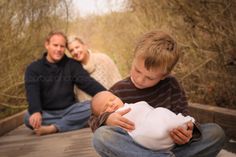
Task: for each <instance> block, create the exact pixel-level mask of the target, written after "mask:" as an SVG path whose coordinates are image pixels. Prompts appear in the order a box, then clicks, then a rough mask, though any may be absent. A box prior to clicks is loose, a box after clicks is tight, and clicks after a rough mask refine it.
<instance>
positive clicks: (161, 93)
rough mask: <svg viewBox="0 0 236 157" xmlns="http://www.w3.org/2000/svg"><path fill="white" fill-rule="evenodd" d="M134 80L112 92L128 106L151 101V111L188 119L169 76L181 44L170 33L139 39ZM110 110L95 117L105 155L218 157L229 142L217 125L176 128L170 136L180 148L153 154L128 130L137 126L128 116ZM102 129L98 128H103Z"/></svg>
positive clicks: (93, 122)
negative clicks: (136, 141)
mask: <svg viewBox="0 0 236 157" xmlns="http://www.w3.org/2000/svg"><path fill="white" fill-rule="evenodd" d="M134 53H135V56H134V59H133V63H132V68H131V72H130V77H128V78H126V79H124V80H122V81H120V82H118V83H116V84H115V85H114V86H113V87H112V88H111V89H110V90H111V91H112V93H114V94H115V95H117V96H118V97H119V98H121V99H122V101H123V102H125V103H135V102H138V101H146V102H147V103H148V104H150V105H151V106H152V107H154V108H156V107H165V108H168V109H170V110H171V111H173V112H174V113H176V114H177V113H182V114H183V115H189V110H188V108H187V105H188V103H187V99H186V96H185V92H184V90H183V89H182V87H181V86H180V84H179V83H178V81H177V80H176V79H175V78H174V77H173V76H171V75H169V74H170V72H171V70H172V69H173V67H174V66H175V64H176V63H177V61H178V58H179V53H178V51H177V44H176V42H175V41H174V40H173V39H172V38H171V37H170V36H169V35H168V34H166V33H164V32H161V31H152V32H149V33H146V34H145V35H144V36H142V37H141V38H140V40H139V41H138V43H137V45H136V48H135V50H134ZM129 110H130V109H126V110H124V111H120V112H111V113H110V112H105V113H104V114H102V115H100V116H99V117H96V116H92V117H91V119H90V125H91V128H92V130H93V131H95V130H96V129H97V130H96V131H95V133H94V136H93V145H94V147H95V149H96V151H97V152H98V153H99V154H100V155H101V156H104V157H105V156H109V157H112V156H121V157H132V156H140V157H152V156H165V157H167V156H179V157H183V156H184V157H188V156H201V157H204V156H206V157H210V156H216V155H217V153H218V152H219V151H220V149H221V148H222V146H223V144H224V140H225V135H224V131H223V130H222V128H221V127H220V126H218V125H217V124H213V123H211V124H201V125H194V124H193V123H192V122H188V123H187V128H183V127H181V126H180V127H176V128H175V129H173V130H172V131H171V132H170V136H171V138H172V139H173V141H174V142H175V143H176V146H175V147H174V148H172V149H171V150H170V151H152V150H150V149H146V148H144V147H142V146H140V145H139V144H137V143H135V142H134V141H133V139H132V138H131V137H130V136H129V134H128V133H127V131H126V130H134V129H135V126H134V123H133V122H132V121H129V120H128V119H126V118H125V117H122V115H124V114H126V113H128V112H129ZM98 127H99V128H98Z"/></svg>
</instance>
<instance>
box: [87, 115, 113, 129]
mask: <svg viewBox="0 0 236 157" xmlns="http://www.w3.org/2000/svg"><path fill="white" fill-rule="evenodd" d="M110 114H111V112H105V113H103V114H101V115H100V116H98V117H97V116H95V115H93V114H92V115H91V116H90V119H89V126H90V128H91V130H92V131H93V132H95V130H96V129H97V128H99V127H100V126H102V125H105V122H106V120H107V118H108V116H109V115H110Z"/></svg>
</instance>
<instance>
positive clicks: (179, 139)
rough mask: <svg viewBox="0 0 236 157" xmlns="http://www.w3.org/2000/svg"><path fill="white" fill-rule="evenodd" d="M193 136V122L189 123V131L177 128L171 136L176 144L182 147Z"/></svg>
mask: <svg viewBox="0 0 236 157" xmlns="http://www.w3.org/2000/svg"><path fill="white" fill-rule="evenodd" d="M192 135H193V122H192V121H189V122H188V123H187V129H185V128H183V127H177V128H175V129H173V130H172V131H171V132H170V136H171V137H172V139H173V140H174V142H175V143H176V144H179V145H182V144H186V143H188V142H189V141H190V139H191V138H192Z"/></svg>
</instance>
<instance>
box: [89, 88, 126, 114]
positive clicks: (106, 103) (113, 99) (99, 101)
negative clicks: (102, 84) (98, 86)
mask: <svg viewBox="0 0 236 157" xmlns="http://www.w3.org/2000/svg"><path fill="white" fill-rule="evenodd" d="M122 106H124V103H123V102H122V101H121V99H120V98H118V97H117V96H115V95H114V94H113V93H111V92H109V91H102V92H99V93H97V94H96V95H95V96H94V97H93V98H92V102H91V108H92V113H93V114H94V115H95V116H99V115H100V114H102V113H104V112H113V111H116V110H117V109H118V108H120V107H122Z"/></svg>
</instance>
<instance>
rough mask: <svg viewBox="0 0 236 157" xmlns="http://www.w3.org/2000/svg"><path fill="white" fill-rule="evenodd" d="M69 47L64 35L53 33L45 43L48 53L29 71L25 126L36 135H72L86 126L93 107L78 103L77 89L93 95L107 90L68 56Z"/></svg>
mask: <svg viewBox="0 0 236 157" xmlns="http://www.w3.org/2000/svg"><path fill="white" fill-rule="evenodd" d="M66 45H67V38H66V36H65V35H64V33H62V32H50V33H49V34H48V36H47V38H46V41H45V48H46V50H47V52H46V53H45V54H44V55H43V57H42V58H41V59H39V60H37V61H35V62H33V63H31V64H30V65H29V66H28V67H27V69H26V72H25V88H26V96H27V100H28V103H29V109H28V112H27V113H26V115H25V118H24V122H25V125H26V126H27V127H29V128H31V129H33V130H34V132H35V134H36V135H46V134H52V133H56V132H65V131H71V130H75V129H80V128H82V127H84V126H86V125H87V121H88V119H89V116H90V105H89V102H79V103H76V101H75V98H74V93H73V92H74V90H73V89H74V85H77V86H79V87H80V88H81V89H82V90H84V91H85V92H87V93H89V94H90V95H95V94H96V93H97V92H100V91H103V90H105V88H104V87H103V86H102V85H101V84H99V83H98V82H97V81H95V80H94V79H93V78H91V77H90V76H89V74H88V73H87V72H86V71H85V70H84V69H83V68H82V66H81V64H80V63H79V62H76V61H74V60H72V59H69V58H68V57H66V56H65V54H64V52H65V48H66Z"/></svg>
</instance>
